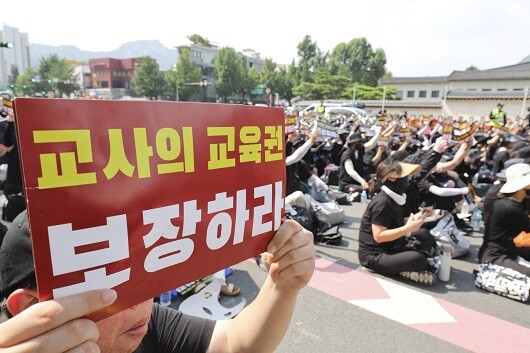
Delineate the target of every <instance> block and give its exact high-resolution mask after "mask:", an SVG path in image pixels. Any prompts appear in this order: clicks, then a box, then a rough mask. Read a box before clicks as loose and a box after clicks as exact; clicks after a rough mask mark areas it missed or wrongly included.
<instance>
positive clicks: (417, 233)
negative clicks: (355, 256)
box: [359, 158, 436, 284]
mask: <svg viewBox="0 0 530 353" xmlns="http://www.w3.org/2000/svg"><path fill="white" fill-rule="evenodd" d="M419 167H420V166H419V165H417V164H407V163H401V162H398V161H397V160H394V159H393V158H387V159H386V160H384V161H383V162H381V163H380V164H379V166H378V167H377V178H378V179H379V180H381V182H382V184H383V186H382V187H381V192H379V193H378V194H377V195H376V196H375V197H374V198H373V199H372V201H371V202H370V204H369V205H368V207H367V209H366V211H365V212H364V214H363V217H362V219H361V225H360V228H359V261H360V263H361V265H363V266H365V267H367V268H369V269H371V270H373V271H375V272H377V273H380V274H383V275H398V274H399V275H402V276H404V277H406V278H409V279H412V280H415V281H417V282H420V283H424V284H432V283H434V282H435V280H436V275H435V274H434V273H433V272H432V271H434V267H433V266H434V264H435V261H434V259H433V258H432V250H433V246H434V244H435V240H434V238H433V237H432V235H431V234H430V233H429V231H427V230H425V229H420V227H421V225H422V224H423V220H424V218H425V217H427V216H429V214H427V213H425V214H422V213H421V212H419V213H417V214H412V213H411V214H410V215H409V217H408V220H407V222H406V223H405V220H404V214H403V209H402V206H403V205H404V204H405V199H406V197H405V190H406V189H407V186H408V176H409V175H410V174H412V173H414V172H416V171H417V170H419Z"/></svg>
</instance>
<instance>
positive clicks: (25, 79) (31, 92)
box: [16, 67, 38, 97]
mask: <svg viewBox="0 0 530 353" xmlns="http://www.w3.org/2000/svg"><path fill="white" fill-rule="evenodd" d="M37 75H38V72H37V71H36V70H35V69H33V68H31V67H30V68H28V69H27V70H26V71H25V72H24V73H23V74H22V75H19V76H18V77H17V83H16V87H17V94H18V95H21V96H30V97H31V96H35V93H37V92H38V87H37V85H38V84H37V82H35V80H34V78H35V76H37Z"/></svg>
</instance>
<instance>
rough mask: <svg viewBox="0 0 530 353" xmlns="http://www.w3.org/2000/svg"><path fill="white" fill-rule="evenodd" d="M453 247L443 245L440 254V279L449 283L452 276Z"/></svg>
mask: <svg viewBox="0 0 530 353" xmlns="http://www.w3.org/2000/svg"><path fill="white" fill-rule="evenodd" d="M452 251H453V247H452V246H451V244H447V243H442V249H441V252H440V270H439V271H438V279H439V280H440V281H443V282H447V281H449V277H450V275H451V259H452V254H451V253H452Z"/></svg>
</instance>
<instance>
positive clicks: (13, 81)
mask: <svg viewBox="0 0 530 353" xmlns="http://www.w3.org/2000/svg"><path fill="white" fill-rule="evenodd" d="M19 75H20V73H19V72H18V67H17V66H16V65H11V75H9V77H8V79H7V82H8V84H9V87H10V88H12V89H13V94H14V95H15V96H16V95H17V90H16V87H17V78H18V76H19Z"/></svg>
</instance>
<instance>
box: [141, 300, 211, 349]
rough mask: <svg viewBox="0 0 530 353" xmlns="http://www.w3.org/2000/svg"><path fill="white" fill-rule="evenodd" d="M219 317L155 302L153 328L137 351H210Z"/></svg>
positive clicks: (152, 317) (150, 327)
mask: <svg viewBox="0 0 530 353" xmlns="http://www.w3.org/2000/svg"><path fill="white" fill-rule="evenodd" d="M214 327H215V321H211V320H207V319H202V318H197V317H193V316H188V315H185V314H182V313H181V312H180V311H178V310H174V309H171V308H167V307H164V306H160V305H158V304H156V303H154V304H153V312H152V314H151V321H149V329H148V331H147V334H146V335H145V337H144V338H143V340H142V342H141V343H140V346H139V347H138V348H137V349H136V350H135V351H134V353H176V352H178V353H189V352H206V350H207V349H208V346H209V344H210V340H211V338H212V334H213V329H214Z"/></svg>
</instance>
